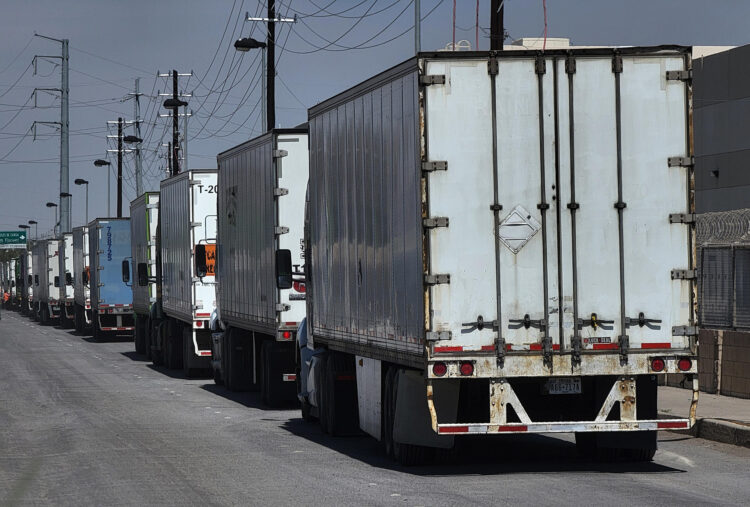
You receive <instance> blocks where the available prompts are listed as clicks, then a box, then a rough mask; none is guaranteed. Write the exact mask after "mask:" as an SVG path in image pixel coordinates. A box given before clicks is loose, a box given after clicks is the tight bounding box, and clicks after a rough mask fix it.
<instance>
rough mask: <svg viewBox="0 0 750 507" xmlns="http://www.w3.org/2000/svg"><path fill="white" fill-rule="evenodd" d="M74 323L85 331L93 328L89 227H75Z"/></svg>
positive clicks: (80, 330) (80, 329) (77, 328)
mask: <svg viewBox="0 0 750 507" xmlns="http://www.w3.org/2000/svg"><path fill="white" fill-rule="evenodd" d="M73 273H74V275H73V303H74V304H73V315H74V319H73V323H74V326H75V329H76V331H78V332H79V333H83V332H84V331H87V330H89V329H90V328H91V295H90V290H89V277H90V269H89V228H88V226H86V225H82V226H80V227H76V228H74V229H73Z"/></svg>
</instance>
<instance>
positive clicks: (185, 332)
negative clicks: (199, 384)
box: [180, 324, 201, 378]
mask: <svg viewBox="0 0 750 507" xmlns="http://www.w3.org/2000/svg"><path fill="white" fill-rule="evenodd" d="M180 328H181V329H182V340H181V343H182V373H183V374H184V375H185V376H186V377H187V378H195V377H197V376H199V375H200V372H201V370H200V369H199V368H190V367H189V366H188V365H189V364H190V361H189V358H190V355H191V354H193V329H192V328H191V327H188V326H186V325H184V324H183V325H181V326H180Z"/></svg>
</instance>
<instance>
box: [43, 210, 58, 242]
mask: <svg viewBox="0 0 750 507" xmlns="http://www.w3.org/2000/svg"><path fill="white" fill-rule="evenodd" d="M46 206H47V207H48V208H55V221H54V224H55V225H53V226H52V235H53V236H54V235H55V234H56V233H57V204H56V203H54V202H48V203H47V204H46Z"/></svg>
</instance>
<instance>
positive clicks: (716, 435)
mask: <svg viewBox="0 0 750 507" xmlns="http://www.w3.org/2000/svg"><path fill="white" fill-rule="evenodd" d="M664 415H666V414H662V416H664ZM674 433H680V434H683V435H692V436H694V437H696V438H703V439H705V440H712V441H714V442H722V443H724V444H731V445H738V446H742V447H750V425H745V424H738V423H735V422H732V421H725V420H723V419H708V418H698V420H697V421H696V422H695V425H694V426H693V427H692V428H691V429H689V430H681V431H674Z"/></svg>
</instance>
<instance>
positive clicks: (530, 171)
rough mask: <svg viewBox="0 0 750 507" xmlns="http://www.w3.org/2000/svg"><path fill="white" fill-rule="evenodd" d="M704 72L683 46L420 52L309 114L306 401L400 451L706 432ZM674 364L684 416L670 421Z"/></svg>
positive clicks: (627, 447) (615, 444)
mask: <svg viewBox="0 0 750 507" xmlns="http://www.w3.org/2000/svg"><path fill="white" fill-rule="evenodd" d="M690 69H691V55H690V50H689V49H687V48H681V47H658V48H622V49H614V50H613V49H581V50H569V51H546V52H543V53H542V52H531V51H518V52H516V51H514V52H497V53H494V52H489V53H488V52H473V53H462V52H438V53H421V54H419V55H417V56H416V57H415V58H413V59H411V60H409V61H407V62H405V63H403V64H401V65H398V66H396V67H394V68H392V69H390V70H389V71H387V72H384V73H382V74H380V75H377V76H375V77H373V78H372V79H369V80H368V81H365V82H364V83H361V84H359V85H357V86H355V87H354V88H352V89H350V90H348V91H346V92H343V93H341V94H339V95H337V96H335V97H333V98H331V99H329V100H327V101H325V102H322V103H321V104H319V105H317V106H315V107H313V108H312V109H310V111H309V118H308V119H309V129H310V186H309V207H308V214H307V218H308V222H307V235H306V251H307V252H309V257H308V259H307V262H306V267H305V271H306V276H307V304H308V307H307V316H308V321H307V325H308V329H309V330H308V333H307V334H308V338H309V339H307V340H305V341H304V348H305V351H303V352H307V354H306V356H307V357H309V358H310V359H309V360H308V361H306V362H304V363H303V364H301V365H300V367H301V369H302V370H303V371H304V374H305V375H306V377H305V381H306V382H305V383H306V388H305V390H302V389H301V392H300V397H301V401H302V404H303V407H302V408H303V415H305V416H308V417H309V416H311V415H313V416H314V415H317V416H318V417H319V419H320V422H321V425H322V426H323V428H324V429H325V430H326V431H329V432H331V433H341V432H345V431H348V430H350V429H352V428H354V429H356V427H357V425H358V426H359V427H360V428H361V429H362V430H363V431H365V432H366V433H369V434H371V435H373V436H374V437H375V438H377V439H381V440H383V441H384V444H385V448H386V450H387V451H388V453H389V454H391V455H393V456H394V457H395V458H396V459H398V460H400V461H402V462H405V463H413V462H418V461H422V460H424V459H428V458H429V457H430V456H434V455H436V454H441V453H437V452H436V451H435V449H439V448H448V447H451V446H452V445H453V439H454V436H456V435H476V434H516V433H557V432H572V433H575V435H576V443H577V445H578V446H579V448H580V449H581V451H582V452H583V453H585V454H597V455H600V456H620V457H623V458H626V459H634V460H649V459H651V458H652V457H653V454H654V451H655V449H656V431H657V430H663V429H688V428H690V427H691V425H692V424H693V422H694V420H695V419H694V417H695V409H696V404H697V396H698V386H697V382H698V381H697V374H696V372H697V341H696V333H697V330H696V320H695V287H694V282H695V258H694V251H695V250H694V243H693V228H694V224H693V217H694V214H693V213H694V211H695V210H694V203H693V193H692V188H693V168H692V155H693V153H692V145H691V139H692V137H691V82H690V76H691V74H690ZM311 351H315V352H316V353H315V354H310V352H311ZM667 373H678V374H686V375H687V377H688V378H691V379H692V387H693V401H692V403H691V404H690V406H689V407H687V406H686V407H685V408H686V417H678V416H677V415H675V416H672V417H670V418H669V419H659V418H658V417H657V396H656V393H657V380H658V379H659V378H660V377H663V376H664V375H665V374H667Z"/></svg>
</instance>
